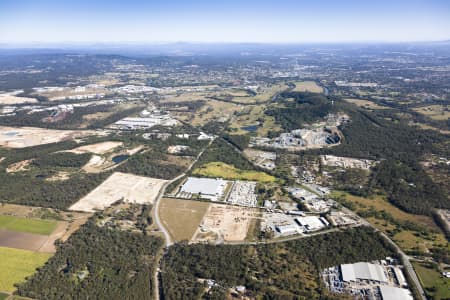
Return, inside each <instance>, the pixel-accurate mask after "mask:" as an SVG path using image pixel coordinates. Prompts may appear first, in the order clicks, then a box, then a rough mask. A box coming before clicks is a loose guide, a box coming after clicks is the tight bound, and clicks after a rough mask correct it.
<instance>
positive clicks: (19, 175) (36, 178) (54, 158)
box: [0, 141, 110, 209]
mask: <svg viewBox="0 0 450 300" xmlns="http://www.w3.org/2000/svg"><path fill="white" fill-rule="evenodd" d="M76 146H78V145H77V144H76V143H75V142H70V141H67V142H62V143H55V144H48V145H40V146H35V147H27V148H22V149H14V150H7V149H1V150H0V156H5V157H6V158H5V160H3V161H2V162H1V163H0V182H1V184H0V202H6V203H16V204H25V205H31V206H42V207H52V208H57V209H65V208H67V207H69V206H70V205H72V204H73V203H74V202H76V201H78V200H79V199H80V198H81V197H83V196H84V195H86V194H87V193H89V192H90V191H91V190H92V189H94V188H95V187H96V186H97V185H99V184H100V183H101V182H102V181H103V180H105V179H106V178H107V177H108V176H109V175H110V173H102V174H86V173H81V172H76V173H74V174H72V175H71V176H70V178H69V179H67V180H64V181H48V180H46V178H48V177H50V176H52V175H55V174H56V173H57V171H58V169H60V168H68V167H69V168H72V167H75V168H76V167H80V166H82V165H84V164H85V163H86V162H87V160H89V157H90V155H88V154H80V155H77V154H73V153H67V152H57V151H62V150H68V149H72V148H74V147H76ZM55 152H57V153H55ZM23 160H32V161H31V164H30V166H29V171H27V172H16V173H8V172H7V171H6V167H7V166H8V165H10V164H12V163H16V162H20V161H23Z"/></svg>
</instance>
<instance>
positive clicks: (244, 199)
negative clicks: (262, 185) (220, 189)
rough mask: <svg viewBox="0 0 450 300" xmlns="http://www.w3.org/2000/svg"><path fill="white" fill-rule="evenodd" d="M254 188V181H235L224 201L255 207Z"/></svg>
mask: <svg viewBox="0 0 450 300" xmlns="http://www.w3.org/2000/svg"><path fill="white" fill-rule="evenodd" d="M255 189H256V182H254V181H235V182H234V183H233V187H232V188H231V192H230V194H229V196H228V198H227V200H226V201H227V202H228V203H230V204H234V205H240V206H251V207H256V206H257V197H256V194H255Z"/></svg>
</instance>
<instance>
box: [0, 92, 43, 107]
mask: <svg viewBox="0 0 450 300" xmlns="http://www.w3.org/2000/svg"><path fill="white" fill-rule="evenodd" d="M36 102H37V100H36V99H34V98H27V97H17V96H14V95H10V94H0V104H3V105H11V104H22V103H36Z"/></svg>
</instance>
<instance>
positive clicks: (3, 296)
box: [0, 293, 9, 300]
mask: <svg viewBox="0 0 450 300" xmlns="http://www.w3.org/2000/svg"><path fill="white" fill-rule="evenodd" d="M8 297H9V294H5V293H0V300H5V299H6V298H8Z"/></svg>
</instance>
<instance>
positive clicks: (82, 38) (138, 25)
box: [0, 0, 450, 44]
mask: <svg viewBox="0 0 450 300" xmlns="http://www.w3.org/2000/svg"><path fill="white" fill-rule="evenodd" d="M448 39H450V2H449V1H437V0H428V1H424V0H409V1H406V0H400V1H392V0H391V1H387V0H379V1H355V0H344V1H330V0H322V1H299V0H297V1H295V0H279V1H267V0H260V1H255V0H251V1H237V0H229V1H221V2H220V3H217V1H206V0H196V1H182V0H168V1H160V0H156V1H137V0H130V1H106V0H100V1H87V0H79V1H56V0H42V1H39V0H35V1H33V0H15V1H13V0H2V1H1V2H0V43H12V44H14V43H17V44H26V43H63V42H75V43H76V42H85V43H111V42H125V43H126V42H128V43H129V42H135V43H155V42H201V43H215V42H227V43H230V42H231V43H245V42H249V43H338V42H410V41H440V40H448Z"/></svg>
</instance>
